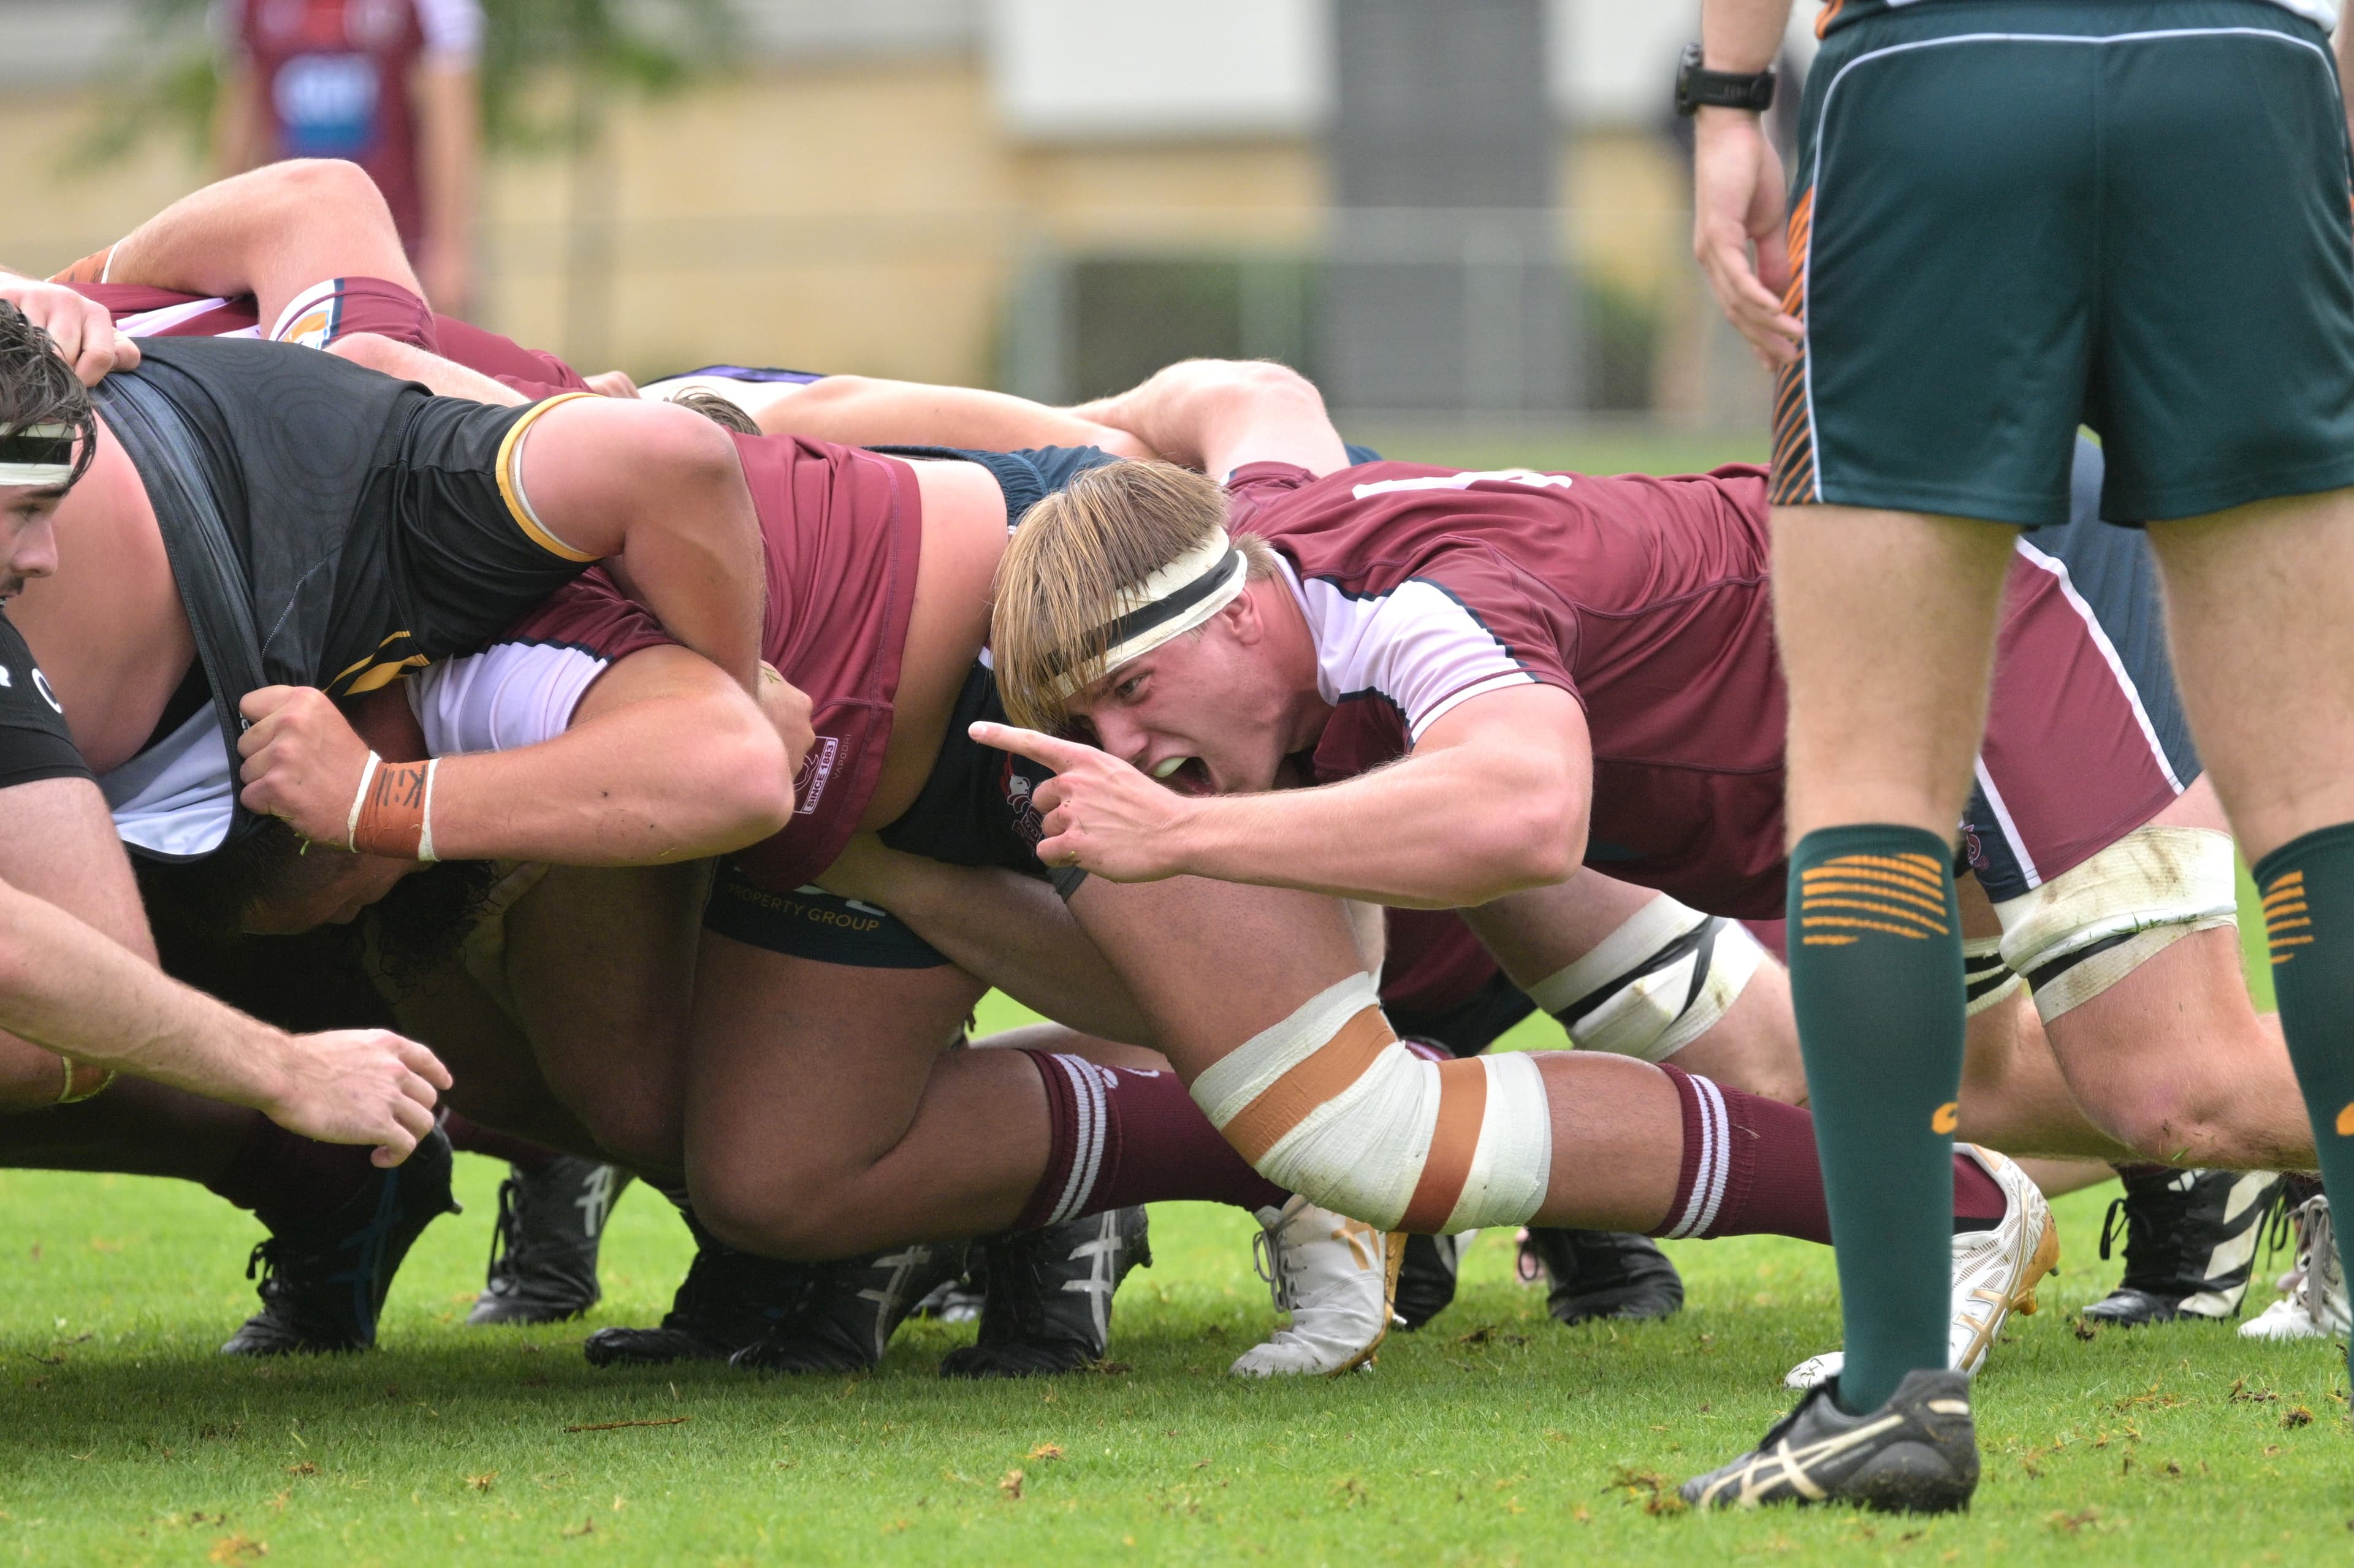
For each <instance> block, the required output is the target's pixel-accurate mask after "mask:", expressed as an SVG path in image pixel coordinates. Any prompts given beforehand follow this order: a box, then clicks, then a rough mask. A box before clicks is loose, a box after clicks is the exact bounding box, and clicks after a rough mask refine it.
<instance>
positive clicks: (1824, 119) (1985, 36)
mask: <svg viewBox="0 0 2354 1568" xmlns="http://www.w3.org/2000/svg"><path fill="white" fill-rule="evenodd" d="M2282 9H2283V10H2287V9H2288V7H2286V6H2283V7H2282ZM2242 35H2244V36H2246V37H2254V38H2270V39H2273V40H2274V42H2276V43H2283V44H2289V45H2293V46H2294V47H2296V48H2301V49H2306V50H2308V51H2310V52H2311V53H2312V55H2313V56H2314V58H2317V59H2318V60H2319V61H2321V66H2322V69H2323V70H2324V71H2325V72H2326V73H2327V76H2328V78H2329V82H2330V86H2331V88H2332V90H2336V89H2337V87H2338V72H2337V69H2335V68H2334V67H2333V66H2332V65H2331V63H2330V59H2329V54H2328V51H2327V50H2326V49H2323V48H2320V47H2319V46H2317V45H2315V44H2312V43H2309V42H2307V41H2306V39H2304V38H2292V37H2289V36H2288V35H2287V34H2285V33H2280V32H2275V31H2274V30H2273V29H2272V28H2270V27H2159V28H2153V29H2152V30H2150V31H2148V32H2146V33H2112V34H2110V35H2108V36H2107V37H2101V36H2099V35H2097V34H2075V33H1956V34H1955V35H1953V36H1952V37H1945V38H1918V39H1915V40H1914V41H1913V42H1911V43H1903V44H1890V45H1889V46H1888V47H1887V48H1878V49H1872V50H1871V51H1870V52H1868V53H1865V54H1860V55H1858V56H1856V57H1855V58H1853V59H1851V60H1850V61H1848V62H1847V64H1845V65H1843V66H1841V67H1840V68H1839V73H1838V74H1837V75H1835V76H1833V77H1832V78H1831V84H1830V85H1829V87H1827V88H1825V89H1823V105H1822V108H1821V110H1820V111H1818V112H1817V113H1816V115H1815V124H1814V131H1815V166H1814V171H1813V173H1812V175H1810V176H1809V177H1808V181H1807V190H1808V195H1809V196H1811V197H1812V198H1813V201H1814V207H1813V209H1812V216H1811V217H1809V218H1808V234H1807V260H1806V264H1805V266H1803V267H1801V268H1800V269H1799V270H1798V332H1799V340H1800V341H1799V345H1798V346H1799V351H1800V352H1801V353H1802V354H1803V355H1805V364H1804V371H1805V375H1806V378H1807V444H1808V446H1809V447H1811V448H1812V449H1813V458H1814V468H1815V472H1814V478H1813V480H1812V481H1811V482H1810V487H1811V489H1812V491H1813V497H1812V498H1813V499H1814V500H1815V501H1816V502H1817V503H1821V501H1822V499H1823V446H1822V440H1821V431H1822V427H1821V426H1820V425H1819V424H1817V423H1816V422H1815V355H1814V346H1815V343H1814V335H1815V334H1814V319H1815V318H1814V313H1813V310H1812V308H1811V307H1812V306H1813V303H1814V282H1815V245H1814V226H1815V224H1816V223H1818V222H1819V221H1820V220H1821V217H1822V211H1823V134H1822V128H1823V127H1824V126H1825V125H1826V124H1828V123H1829V122H1830V117H1831V98H1832V96H1833V95H1834V94H1836V93H1837V92H1838V91H1839V90H1840V82H1842V81H1845V80H1846V79H1847V73H1848V72H1850V71H1851V70H1853V69H1855V68H1856V67H1858V66H1860V65H1861V64H1863V63H1864V62H1865V61H1866V60H1876V59H1879V58H1882V57H1883V56H1887V55H1901V54H1909V53H1911V52H1912V51H1913V50H1914V49H1934V48H1942V47H1944V46H1945V45H1947V44H2094V45H2101V44H2134V43H2147V42H2150V41H2151V40H2153V39H2158V38H2207V37H2235V36H2242ZM2339 108H2340V110H2341V111H2342V110H2343V108H2344V103H2343V101H2342V99H2341V101H2340V104H2339ZM1998 809H1999V808H1998Z"/></svg>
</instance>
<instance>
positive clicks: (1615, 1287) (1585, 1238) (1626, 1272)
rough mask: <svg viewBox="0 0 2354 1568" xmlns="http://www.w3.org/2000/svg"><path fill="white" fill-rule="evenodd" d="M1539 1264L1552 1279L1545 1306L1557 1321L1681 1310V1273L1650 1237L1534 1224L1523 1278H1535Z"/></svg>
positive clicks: (1526, 1245) (1660, 1315)
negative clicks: (1556, 1228)
mask: <svg viewBox="0 0 2354 1568" xmlns="http://www.w3.org/2000/svg"><path fill="white" fill-rule="evenodd" d="M1538 1268H1542V1269H1543V1271H1544V1274H1545V1277H1546V1278H1548V1279H1549V1280H1551V1281H1552V1288H1551V1289H1550V1290H1548V1291H1547V1292H1546V1293H1545V1310H1546V1311H1548V1312H1550V1313H1552V1314H1553V1319H1554V1320H1555V1321H1556V1322H1562V1323H1583V1322H1585V1321H1586V1320H1588V1319H1594V1318H1625V1319H1637V1320H1649V1319H1657V1318H1672V1317H1674V1316H1675V1315H1676V1314H1677V1313H1678V1312H1681V1311H1682V1310H1683V1306H1684V1282H1683V1277H1682V1276H1681V1275H1679V1274H1678V1273H1677V1272H1676V1266H1675V1265H1674V1264H1672V1263H1670V1262H1669V1261H1668V1255H1667V1254H1665V1253H1663V1252H1661V1251H1660V1250H1659V1247H1658V1246H1656V1245H1653V1243H1652V1241H1651V1238H1650V1237H1649V1236H1638V1235H1634V1234H1629V1233H1628V1232H1624V1231H1570V1230H1553V1229H1550V1228H1547V1227H1544V1226H1540V1225H1532V1226H1531V1227H1529V1232H1528V1237H1527V1239H1526V1240H1525V1241H1523V1242H1522V1243H1521V1263H1520V1269H1521V1277H1522V1279H1534V1278H1535V1277H1536V1272H1535V1271H1536V1270H1537V1269H1538Z"/></svg>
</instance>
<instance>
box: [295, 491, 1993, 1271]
mask: <svg viewBox="0 0 2354 1568" xmlns="http://www.w3.org/2000/svg"><path fill="white" fill-rule="evenodd" d="M998 509H1001V511H998V518H1002V515H1005V511H1002V509H1005V499H1002V497H1001V499H998ZM998 539H1002V532H998ZM984 772H998V765H989V768H986V770H984ZM285 805H287V803H281V808H285ZM311 810H313V812H327V810H330V808H327V805H323V803H320V800H313V803H311ZM292 814H297V820H299V821H302V812H299V810H297V812H292ZM330 826H332V824H327V820H324V814H320V817H318V832H330ZM747 947H748V944H747ZM706 970H708V948H706ZM798 989H802V991H805V989H808V987H798ZM963 1005H965V1003H963V1001H958V1003H956V1005H953V1012H951V1017H956V1015H960V1012H963ZM631 1017H638V1015H636V1012H631ZM918 1038H923V1036H918ZM939 1038H941V1032H937V1029H935V1032H930V1036H928V1041H939ZM923 1050H925V1054H930V1053H935V1050H937V1045H932V1043H925V1045H923ZM1596 1066H1603V1065H1596ZM1041 1074H1045V1075H1047V1090H1052V1087H1055V1078H1052V1074H1050V1071H1047V1069H1041ZM631 1104H633V1107H638V1109H641V1114H645V1109H642V1107H650V1104H659V1102H657V1099H654V1097H650V1095H631ZM895 1118H896V1126H907V1120H904V1114H896V1111H895ZM591 1120H593V1118H591ZM687 1142H690V1154H692V1147H695V1139H687ZM810 1142H814V1139H810ZM654 1159H659V1156H654ZM1055 1192H1064V1187H1057V1189H1055ZM808 1208H810V1205H798V1215H796V1220H801V1222H805V1215H808ZM928 1222H930V1220H928ZM2027 1229H2030V1232H2031V1229H2034V1226H2027ZM833 1232H835V1234H833V1236H829V1241H826V1245H838V1243H841V1234H838V1232H841V1226H833ZM2030 1250H2031V1248H2030ZM2030 1287H2031V1281H2027V1283H2022V1286H2020V1290H2022V1293H2024V1290H2030Z"/></svg>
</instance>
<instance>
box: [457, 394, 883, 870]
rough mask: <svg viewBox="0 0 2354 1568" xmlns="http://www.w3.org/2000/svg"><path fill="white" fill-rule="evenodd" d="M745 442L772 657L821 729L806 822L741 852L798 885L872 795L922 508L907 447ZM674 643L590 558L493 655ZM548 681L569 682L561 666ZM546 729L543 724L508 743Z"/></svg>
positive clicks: (829, 858)
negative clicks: (889, 454)
mask: <svg viewBox="0 0 2354 1568" xmlns="http://www.w3.org/2000/svg"><path fill="white" fill-rule="evenodd" d="M736 444H737V451H738V452H739V453H740V454H741V455H742V458H743V461H744V477H745V478H746V479H747V480H748V482H750V484H751V489H752V501H753V505H754V508H755V510H756V511H757V512H758V514H759V519H760V535H761V539H762V542H763V545H764V547H765V552H766V555H767V561H768V587H769V600H768V609H767V612H766V615H765V618H764V624H763V626H762V628H761V639H760V656H761V657H762V658H763V659H766V660H767V661H768V662H769V663H770V664H772V665H774V666H775V667H776V668H777V670H778V671H779V673H782V674H783V676H784V677H785V679H786V680H788V681H790V682H791V683H793V684H794V685H795V686H798V687H799V688H801V691H802V692H804V693H806V694H808V696H809V699H810V704H811V726H812V727H813V728H814V729H815V730H816V731H817V739H816V742H815V744H813V745H812V746H811V747H810V752H809V756H808V757H807V758H805V759H803V761H802V763H801V772H800V774H799V776H798V777H796V778H795V779H794V781H793V820H792V821H791V822H790V823H789V824H787V826H786V827H785V829H784V831H783V832H779V833H777V834H775V835H774V836H772V837H770V838H769V839H766V840H764V841H762V842H759V843H757V844H755V845H753V846H752V847H751V848H749V849H747V850H742V851H739V852H737V862H738V863H739V864H741V865H742V867H743V868H744V870H745V872H746V873H747V874H749V875H750V876H751V877H752V878H753V879H754V880H755V881H757V882H758V883H759V884H761V885H763V886H766V887H769V888H772V889H774V890H776V891H779V892H790V891H791V890H793V889H794V888H797V887H800V886H801V885H805V884H807V883H808V882H810V881H811V879H813V878H814V877H816V876H817V874H819V873H821V872H822V871H823V870H824V869H825V868H826V867H827V866H829V865H831V864H832V863H833V860H834V857H835V856H837V855H839V854H840V853H842V849H843V845H844V844H846V843H848V842H850V839H851V835H852V834H854V833H855V832H857V831H858V823H859V820H860V819H861V818H862V817H864V815H865V814H866V807H867V804H868V802H869V801H871V800H873V799H874V798H875V783H876V781H877V779H879V777H880V776H881V773H882V768H883V752H884V747H885V746H886V745H887V744H888V742H889V740H890V737H891V719H892V705H893V703H894V702H895V701H896V697H897V695H898V689H899V656H900V654H901V652H902V651H903V650H904V649H905V647H906V644H907V620H908V616H909V614H910V612H911V611H912V609H913V608H914V605H915V598H916V567H917V560H918V558H919V556H920V554H921V550H922V545H923V512H922V507H921V503H920V502H919V500H918V497H917V492H916V482H915V476H914V474H913V473H912V472H911V471H909V469H908V468H907V464H905V463H903V462H900V461H898V460H897V459H896V458H886V457H880V456H877V455H876V454H875V453H873V452H868V451H862V450H859V449H858V448H856V447H840V446H834V445H832V444H830V443H828V442H825V441H812V440H802V439H801V438H799V437H794V436H738V437H737V438H736ZM668 641H673V639H672V638H671V637H670V636H669V635H668V634H667V633H665V632H664V631H663V629H662V627H661V626H660V624H659V623H657V622H656V621H655V620H654V618H653V616H652V613H651V612H650V611H648V610H646V609H643V608H642V607H641V606H639V605H638V604H636V603H635V602H633V601H631V599H626V598H624V597H623V596H622V594H621V592H620V589H619V588H616V587H615V586H614V584H613V581H612V579H611V578H610V577H607V576H606V575H605V573H604V572H603V570H601V569H599V568H592V569H590V570H589V571H587V572H584V573H582V574H581V575H580V576H579V577H577V578H575V579H574V580H573V581H571V582H570V583H567V584H566V585H565V586H564V587H563V588H559V589H557V592H556V594H555V596H554V597H553V598H551V599H548V601H547V602H546V604H544V605H542V606H541V607H540V608H539V609H536V610H534V611H533V612H532V613H531V614H530V615H527V616H525V618H524V619H523V620H520V621H518V622H517V623H516V624H515V626H514V628H513V629H512V630H510V631H509V632H508V633H507V635H506V636H505V637H504V638H502V639H501V640H500V642H499V643H498V644H497V645H496V646H494V647H493V649H492V650H490V652H491V653H492V654H493V655H497V654H500V653H501V652H503V651H504V649H506V648H509V647H511V646H514V645H537V646H539V647H542V648H546V649H550V650H557V651H567V652H573V653H576V654H578V655H580V656H583V657H584V658H585V659H587V660H588V661H593V662H594V669H595V670H596V671H601V670H602V669H603V668H604V666H605V664H606V663H609V662H611V661H613V660H616V659H620V658H622V657H624V656H625V655H627V654H630V653H634V652H637V651H638V650H639V649H641V648H647V647H652V646H654V645H655V644H657V643H662V642H668ZM551 657H553V655H551ZM581 668H582V670H583V671H584V672H586V671H587V670H588V665H587V664H583V665H582V666H581ZM445 678H446V677H445ZM546 678H547V679H549V680H556V679H559V678H560V677H558V676H557V675H556V674H555V673H554V671H553V667H552V666H551V670H550V673H549V674H548V676H547V677H546ZM592 678H593V677H592ZM587 686H588V680H587V679H578V690H576V691H573V692H572V693H571V694H570V698H569V700H568V701H565V702H561V703H558V702H552V701H549V702H541V703H538V704H536V705H535V706H536V708H537V709H538V710H539V711H543V712H546V713H548V714H550V715H557V714H560V715H561V718H560V720H559V721H558V722H557V723H556V724H555V726H554V727H555V728H556V729H557V730H558V731H560V729H561V728H562V726H563V724H565V723H568V722H569V716H570V711H571V709H570V702H571V701H577V700H578V692H580V691H585V690H586V689H587ZM508 706H510V707H520V706H524V705H518V704H512V703H511V704H509V705H508ZM543 727H546V726H543ZM546 738H549V736H547V735H546V734H540V733H535V734H532V735H530V736H515V737H513V738H511V739H510V740H508V741H507V742H506V744H523V743H525V742H526V741H527V740H530V739H546Z"/></svg>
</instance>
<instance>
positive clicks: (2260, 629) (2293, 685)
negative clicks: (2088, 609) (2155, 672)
mask: <svg viewBox="0 0 2354 1568" xmlns="http://www.w3.org/2000/svg"><path fill="white" fill-rule="evenodd" d="M2149 536H2150V544H2151V547H2152V548H2153V549H2154V550H2155V551H2156V552H2157V554H2158V565H2159V568H2160V570H2161V572H2162V573H2163V575H2164V577H2165V579H2166V592H2167V606H2168V628H2169V630H2170V632H2171V634H2172V638H2173V642H2174V649H2175V673H2176V679H2177V681H2178V682H2179V683H2180V685H2181V688H2182V696H2183V704H2184V706H2185V707H2186V708H2187V709H2188V710H2189V712H2190V726H2191V730H2192V733H2193V734H2194V735H2196V736H2197V737H2198V740H2199V748H2200V756H2201V758H2203V760H2204V761H2205V763H2206V765H2207V768H2208V771H2209V772H2210V773H2211V775H2212V776H2213V779H2214V781H2215V788H2216V791H2217V793H2218V794H2219V795H2220V796H2221V799H2222V803H2223V808H2224V810H2226V811H2227V812H2229V813H2230V815H2231V821H2232V829H2233V831H2234V832H2236V833H2237V835H2238V837H2239V841H2240V847H2241V851H2242V853H2244V854H2245V855H2246V856H2247V858H2248V859H2249V860H2250V861H2251V862H2254V861H2259V860H2262V859H2263V858H2264V856H2265V855H2267V854H2269V853H2272V852H2273V851H2274V850H2275V849H2277V848H2279V847H2280V846H2281V845H2282V844H2284V843H2285V842H2288V841H2289V840H2290V839H2293V838H2296V836H2298V835H2299V834H2302V833H2306V832H2312V831H2314V830H2315V829H2317V828H2321V827H2327V826H2329V825H2331V824H2333V823H2337V822H2343V821H2349V820H2354V679H2349V672H2354V491H2349V490H2337V491H2331V492H2328V493H2325V494H2319V495H2309V496H2300V497H2293V498H2290V499H2287V500H2280V501H2263V502H2255V503H2250V504H2248V505H2246V506H2242V507H2236V508H2234V509H2232V511H2229V512H2223V513H2219V514H2216V515H2214V516H2211V517H2202V518H2194V519H2190V520H2188V521H2184V522H2177V523H2165V524H2156V525H2154V526H2152V527H2151V529H2150V530H2149Z"/></svg>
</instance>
